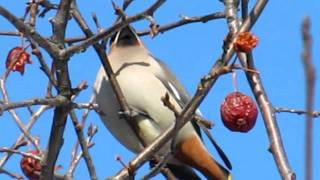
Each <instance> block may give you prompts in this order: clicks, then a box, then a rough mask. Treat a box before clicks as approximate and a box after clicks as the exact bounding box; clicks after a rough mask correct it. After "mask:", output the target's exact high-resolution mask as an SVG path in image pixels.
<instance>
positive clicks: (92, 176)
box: [70, 111, 98, 180]
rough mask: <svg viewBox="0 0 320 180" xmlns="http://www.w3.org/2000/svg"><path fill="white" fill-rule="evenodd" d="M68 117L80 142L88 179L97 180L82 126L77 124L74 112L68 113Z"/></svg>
mask: <svg viewBox="0 0 320 180" xmlns="http://www.w3.org/2000/svg"><path fill="white" fill-rule="evenodd" d="M70 117H71V120H72V122H73V126H74V128H75V130H76V134H77V136H78V141H79V142H80V145H81V149H82V156H83V157H84V160H85V162H86V164H87V167H88V171H89V174H90V179H91V180H96V179H98V178H97V173H96V169H95V167H94V165H93V161H92V158H91V156H90V154H89V150H88V146H87V142H86V140H85V137H84V133H83V126H81V124H80V123H79V121H78V118H77V115H76V113H75V112H74V111H71V112H70Z"/></svg>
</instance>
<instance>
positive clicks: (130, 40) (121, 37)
mask: <svg viewBox="0 0 320 180" xmlns="http://www.w3.org/2000/svg"><path fill="white" fill-rule="evenodd" d="M113 44H115V45H117V46H133V45H138V44H139V39H138V36H137V34H136V32H135V31H134V30H133V28H131V27H130V26H126V27H124V28H122V29H121V30H120V31H118V32H117V33H115V34H114V35H113V36H112V37H111V38H110V41H109V45H113Z"/></svg>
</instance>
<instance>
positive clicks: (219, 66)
mask: <svg viewBox="0 0 320 180" xmlns="http://www.w3.org/2000/svg"><path fill="white" fill-rule="evenodd" d="M267 2H268V0H260V1H258V2H257V3H256V5H255V6H254V8H253V10H252V11H251V13H250V17H249V18H247V19H246V20H245V21H244V23H243V24H242V26H241V28H240V30H239V32H245V31H248V30H250V29H251V27H252V26H253V25H254V23H255V22H256V20H257V19H258V17H259V15H260V14H261V13H262V11H263V9H264V7H265V5H266V4H267ZM235 40H236V38H235V37H233V38H232V39H231V40H230V41H227V42H229V44H227V45H228V46H227V47H229V48H228V49H226V50H225V51H224V52H223V54H222V56H221V57H220V58H219V59H218V60H217V61H216V63H215V64H214V66H213V67H212V69H211V70H210V71H209V74H208V75H207V76H206V78H205V79H204V80H203V81H202V82H201V83H200V85H199V87H198V89H197V92H196V93H195V95H194V96H193V98H192V99H191V101H189V103H188V104H187V106H186V107H185V108H184V109H183V111H182V112H181V114H180V116H179V117H178V118H177V121H181V122H183V123H181V124H180V123H179V125H180V127H179V128H181V127H183V125H184V124H185V123H187V122H188V121H189V120H191V117H192V115H193V114H194V112H195V111H196V109H197V108H198V106H199V104H200V103H201V102H202V100H203V99H204V98H205V96H206V95H207V94H208V92H209V91H210V89H211V87H212V86H213V85H214V83H215V82H216V80H217V78H218V77H219V76H220V74H221V73H223V72H222V71H223V67H224V66H225V65H226V64H227V63H228V62H229V61H230V59H231V58H232V56H233V55H234V46H233V42H235ZM174 130H175V125H174V124H173V125H171V126H170V127H169V128H168V129H167V130H166V131H165V132H163V133H162V134H161V135H160V136H159V137H158V138H156V139H155V140H154V141H153V142H152V143H151V144H150V145H148V146H147V147H146V148H145V149H144V150H143V151H142V152H141V153H140V154H139V155H137V156H136V157H135V158H134V159H133V160H132V161H130V163H129V164H130V167H133V168H139V167H141V166H142V165H143V163H144V162H145V161H147V160H148V159H150V157H151V156H152V155H153V154H154V153H155V152H156V151H157V150H159V148H160V147H162V145H164V144H165V143H166V142H167V141H168V140H169V139H170V138H172V137H173V136H174V133H175V131H174ZM128 174H129V172H128V169H126V168H125V169H122V170H121V171H120V172H118V174H117V175H116V176H114V177H112V178H110V179H112V180H118V179H123V178H125V177H128Z"/></svg>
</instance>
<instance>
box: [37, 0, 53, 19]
mask: <svg viewBox="0 0 320 180" xmlns="http://www.w3.org/2000/svg"><path fill="white" fill-rule="evenodd" d="M39 4H40V5H41V6H42V7H43V8H44V9H43V10H42V12H41V13H40V14H39V17H44V16H45V15H46V13H47V12H49V11H50V10H51V9H58V6H57V5H56V4H52V3H50V1H48V0H41V1H40V2H39Z"/></svg>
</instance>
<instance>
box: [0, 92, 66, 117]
mask: <svg viewBox="0 0 320 180" xmlns="http://www.w3.org/2000/svg"><path fill="white" fill-rule="evenodd" d="M69 103H70V102H69V100H68V99H66V98H65V97H64V96H57V97H55V98H47V99H41V98H34V99H30V100H25V101H21V102H10V103H5V104H1V105H0V113H2V112H3V111H8V110H10V109H15V108H22V107H27V106H34V105H49V106H63V105H66V104H69Z"/></svg>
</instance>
